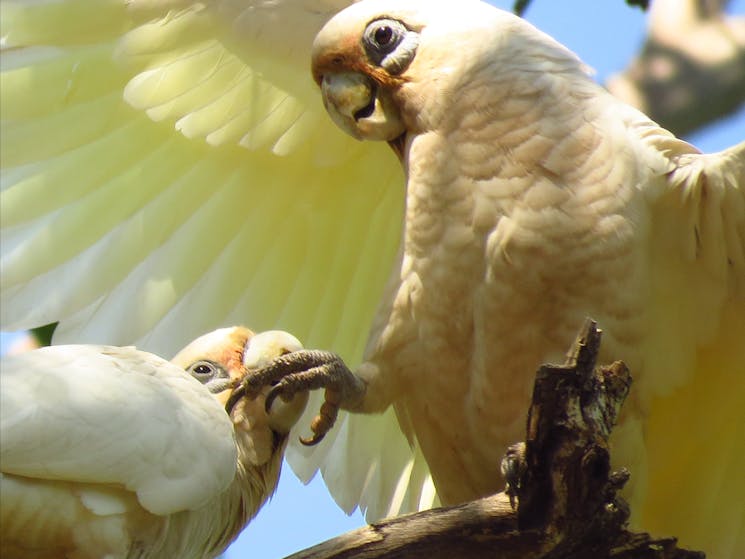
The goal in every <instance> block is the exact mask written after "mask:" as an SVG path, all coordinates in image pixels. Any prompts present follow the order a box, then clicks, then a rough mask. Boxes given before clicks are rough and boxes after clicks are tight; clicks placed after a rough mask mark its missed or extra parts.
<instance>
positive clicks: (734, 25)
mask: <svg viewBox="0 0 745 559" xmlns="http://www.w3.org/2000/svg"><path fill="white" fill-rule="evenodd" d="M726 4H727V0H655V1H654V2H652V5H651V8H650V10H649V33H648V34H647V38H646V41H645V44H644V46H643V47H642V49H641V50H640V52H639V55H638V56H637V57H636V58H635V59H634V60H633V61H632V62H631V63H630V65H629V67H628V68H627V69H626V70H624V71H623V72H622V73H621V74H619V75H616V76H613V77H611V78H610V79H609V80H608V83H607V84H606V85H607V87H608V89H609V90H610V91H611V93H613V94H614V95H615V96H616V97H618V98H620V99H623V100H624V101H626V102H627V103H629V104H631V105H633V106H635V107H637V108H639V109H640V110H642V111H643V112H644V113H646V114H647V115H649V116H650V117H651V118H652V120H654V121H656V122H658V123H659V124H660V125H662V126H663V127H665V128H667V129H668V130H670V131H671V132H673V133H675V134H676V135H678V136H681V135H685V134H687V133H689V132H691V131H693V130H695V129H696V128H699V127H701V126H703V125H705V124H707V123H709V122H711V121H713V120H716V119H719V118H723V117H725V116H727V115H729V114H730V113H732V112H734V111H735V110H736V109H738V108H739V107H740V106H741V105H742V104H743V103H745V18H743V17H735V16H725V14H724V8H725V6H726Z"/></svg>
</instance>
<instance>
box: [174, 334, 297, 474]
mask: <svg viewBox="0 0 745 559" xmlns="http://www.w3.org/2000/svg"><path fill="white" fill-rule="evenodd" d="M302 347H303V346H302V344H301V343H300V342H299V341H298V340H297V338H295V337H294V336H292V335H291V334H288V333H287V332H282V331H280V330H271V331H267V332H261V333H259V334H254V333H253V332H252V331H251V330H249V329H248V328H244V327H242V326H236V327H232V328H221V329H219V330H215V331H214V332H210V333H209V334H205V335H204V336H201V337H199V338H197V339H196V340H194V341H193V342H192V343H190V344H189V345H188V346H186V347H185V348H184V349H183V350H181V351H180V352H179V353H178V354H177V355H176V356H175V357H174V358H173V359H172V362H173V363H175V364H176V365H179V366H180V367H183V368H184V370H185V371H186V372H187V373H189V374H190V375H191V376H192V377H194V378H195V379H197V380H198V381H199V382H201V383H202V384H203V385H204V386H205V387H206V388H207V389H208V390H209V391H210V392H212V394H214V396H215V398H216V399H217V400H218V401H219V402H220V404H221V405H222V406H223V407H224V406H225V403H226V402H227V401H228V399H229V398H230V396H231V394H232V393H233V390H234V389H235V388H236V387H237V386H238V385H239V384H240V382H241V381H242V380H243V379H244V378H245V377H246V376H247V375H250V374H251V372H252V371H254V370H256V369H259V368H261V367H265V366H266V365H268V364H269V363H270V362H271V361H272V360H273V359H274V358H276V357H279V356H280V355H284V354H285V353H290V352H292V351H297V350H299V349H302ZM270 389H271V386H267V387H265V388H263V389H262V391H261V392H259V394H257V395H256V396H255V397H253V398H248V397H246V398H242V399H241V400H240V401H239V402H238V404H237V405H236V406H235V407H234V408H233V410H232V412H231V419H232V421H233V424H234V427H235V429H236V437H238V438H240V436H241V434H243V433H245V434H247V435H248V438H250V439H251V440H250V444H249V445H248V449H249V454H250V455H251V456H250V461H251V462H252V463H254V464H261V463H264V462H265V461H267V460H268V459H269V457H270V454H272V453H274V452H275V451H276V450H277V447H278V446H279V443H280V442H282V441H284V440H285V439H286V437H287V434H288V433H289V431H290V429H291V428H292V426H293V425H294V424H295V423H296V422H297V420H298V419H299V418H300V415H301V414H302V413H303V410H304V409H305V405H306V403H307V401H308V393H307V392H304V393H299V394H297V395H296V396H295V397H294V398H292V399H291V400H288V401H285V400H283V399H282V398H277V399H275V401H274V402H273V403H272V406H271V408H270V409H269V412H268V413H267V412H266V411H265V409H264V403H265V399H266V395H267V393H268V392H269V390H270ZM270 439H271V440H270Z"/></svg>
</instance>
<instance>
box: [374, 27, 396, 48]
mask: <svg viewBox="0 0 745 559" xmlns="http://www.w3.org/2000/svg"><path fill="white" fill-rule="evenodd" d="M373 37H374V38H375V42H376V43H377V44H378V46H381V47H384V46H386V45H387V44H388V43H390V42H391V40H392V39H393V29H391V28H390V27H388V26H387V25H382V26H380V27H378V28H377V29H376V30H375V33H374V34H373Z"/></svg>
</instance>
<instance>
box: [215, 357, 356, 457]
mask: <svg viewBox="0 0 745 559" xmlns="http://www.w3.org/2000/svg"><path fill="white" fill-rule="evenodd" d="M267 385H271V386H272V389H271V390H270V391H269V393H268V394H267V397H266V403H265V408H266V411H267V412H269V410H270V408H271V407H272V403H273V402H274V400H275V399H276V398H277V397H278V396H279V397H281V398H282V399H283V400H286V401H289V400H291V399H292V398H293V396H295V394H297V393H299V392H302V391H306V390H315V389H318V388H324V389H325V394H324V402H323V404H322V405H321V409H320V411H319V413H318V415H316V416H315V417H314V418H313V421H312V422H311V426H310V428H311V431H313V436H312V437H310V438H307V439H306V438H303V437H301V438H300V442H301V443H303V444H305V445H308V446H310V445H315V444H318V443H319V442H321V440H323V437H324V436H325V435H326V433H328V432H329V431H330V430H331V428H332V427H333V426H334V423H335V422H336V416H337V414H338V412H339V409H340V408H350V407H353V406H354V405H355V404H357V403H359V401H360V400H361V399H362V398H363V397H364V395H365V390H366V384H365V382H364V381H363V380H362V379H360V378H359V377H357V376H355V375H354V374H353V373H352V372H351V371H350V370H349V368H348V367H347V366H346V364H345V363H344V361H343V360H342V358H341V357H339V356H338V355H337V354H335V353H332V352H330V351H321V350H313V349H311V350H299V351H293V352H291V353H286V354H284V355H281V356H279V357H277V358H276V359H274V360H273V361H272V362H271V364H269V365H268V366H266V367H263V368H261V369H257V370H256V371H254V372H252V373H251V374H250V375H246V377H245V378H244V379H243V381H242V382H241V383H240V384H239V385H238V386H237V387H236V389H235V390H234V391H233V394H232V395H231V396H230V399H229V400H228V402H227V404H226V405H225V409H226V410H227V412H228V413H230V412H231V410H232V409H233V406H235V404H236V403H237V402H238V400H240V399H241V398H243V397H244V396H249V397H250V396H255V395H257V394H258V393H259V391H260V390H261V389H262V388H263V387H264V386H267Z"/></svg>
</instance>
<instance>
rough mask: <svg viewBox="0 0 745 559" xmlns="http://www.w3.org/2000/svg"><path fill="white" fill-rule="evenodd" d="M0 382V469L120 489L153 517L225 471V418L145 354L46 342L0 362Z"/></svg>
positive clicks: (210, 489)
mask: <svg viewBox="0 0 745 559" xmlns="http://www.w3.org/2000/svg"><path fill="white" fill-rule="evenodd" d="M0 382H2V390H1V391H0V400H1V401H0V417H1V418H2V423H1V424H0V425H1V427H0V434H1V435H2V440H3V445H2V449H1V450H0V462H1V463H2V471H3V472H4V473H11V474H16V475H19V476H24V477H27V478H38V479H48V480H65V481H77V482H89V483H101V484H115V485H122V486H124V487H126V488H127V489H129V490H130V491H132V492H134V493H136V494H137V497H138V499H139V501H140V503H141V504H142V506H143V507H145V508H146V509H147V510H149V511H150V512H153V513H155V514H161V515H165V514H170V513H174V512H177V511H180V510H187V509H192V508H196V507H198V506H200V505H202V504H204V502H205V501H207V500H209V499H211V498H213V497H214V496H215V495H217V494H218V493H220V492H221V491H223V490H224V489H225V488H226V487H227V486H228V485H229V484H230V482H231V481H232V480H233V478H234V477H235V466H236V459H237V457H236V446H235V442H234V438H233V426H232V424H231V422H230V420H229V418H228V415H227V414H226V413H225V411H224V410H223V409H222V406H221V405H220V404H219V402H218V401H217V400H216V399H215V398H214V397H213V396H212V395H211V394H210V393H209V391H208V390H207V389H205V388H204V387H203V386H202V385H201V384H199V382H197V381H196V380H194V379H192V378H191V377H190V376H188V375H187V374H186V373H185V372H184V371H183V369H180V368H179V367H177V366H175V365H173V364H171V363H169V362H168V361H165V360H163V359H160V358H159V357H156V356H155V355H152V354H149V353H145V352H142V351H138V350H136V349H134V348H132V347H125V348H118V347H107V346H83V345H80V346H77V345H70V346H53V347H48V348H43V349H40V350H36V351H31V352H26V353H21V354H18V355H15V356H12V357H8V358H6V359H5V360H3V363H2V373H1V375H0Z"/></svg>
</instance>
